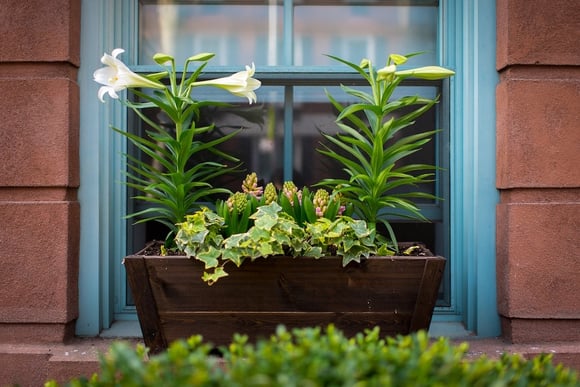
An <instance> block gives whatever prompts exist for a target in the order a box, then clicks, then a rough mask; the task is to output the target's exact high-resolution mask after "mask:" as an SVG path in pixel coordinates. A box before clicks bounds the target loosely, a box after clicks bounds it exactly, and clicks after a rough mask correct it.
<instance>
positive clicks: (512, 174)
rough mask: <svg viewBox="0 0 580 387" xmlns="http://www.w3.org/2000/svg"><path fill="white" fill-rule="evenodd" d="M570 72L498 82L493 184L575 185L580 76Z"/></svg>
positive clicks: (579, 159)
mask: <svg viewBox="0 0 580 387" xmlns="http://www.w3.org/2000/svg"><path fill="white" fill-rule="evenodd" d="M546 72H549V70H547V69H546ZM541 73H542V72H541V71H536V72H535V73H534V74H535V75H538V76H539V75H541ZM573 74H574V76H575V77H573V78H570V79H512V78H508V79H505V80H504V81H503V82H501V83H500V84H499V86H498V89H497V187H498V188H503V189H505V188H515V187H544V188H548V187H580V168H578V165H580V152H579V148H578V144H580V130H578V123H579V122H580V109H578V100H579V99H580V77H577V76H578V74H577V72H573Z"/></svg>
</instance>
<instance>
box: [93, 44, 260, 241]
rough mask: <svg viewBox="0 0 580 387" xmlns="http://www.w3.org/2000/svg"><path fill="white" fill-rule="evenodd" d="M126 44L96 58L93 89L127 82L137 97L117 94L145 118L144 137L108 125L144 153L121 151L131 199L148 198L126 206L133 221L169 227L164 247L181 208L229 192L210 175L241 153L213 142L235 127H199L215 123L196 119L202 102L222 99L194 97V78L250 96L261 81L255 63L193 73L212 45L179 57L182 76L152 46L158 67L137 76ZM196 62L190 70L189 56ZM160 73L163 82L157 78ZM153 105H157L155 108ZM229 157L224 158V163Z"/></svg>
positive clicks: (113, 92)
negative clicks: (124, 56) (137, 207)
mask: <svg viewBox="0 0 580 387" xmlns="http://www.w3.org/2000/svg"><path fill="white" fill-rule="evenodd" d="M122 52H124V50H122V49H115V50H113V52H112V56H111V55H108V54H105V55H104V56H103V58H102V59H101V61H102V62H103V64H105V65H106V67H104V68H101V69H98V70H97V71H95V73H94V79H95V81H96V82H98V83H100V84H102V85H103V86H102V87H101V88H100V89H99V93H98V96H99V99H101V101H103V102H104V100H103V96H104V95H105V94H107V93H108V94H109V95H110V96H111V97H112V98H115V99H116V98H119V96H118V95H117V92H119V91H121V90H124V89H129V90H131V92H132V93H133V95H134V96H136V97H137V100H136V101H132V100H130V99H128V98H127V99H123V100H122V102H123V103H124V104H125V105H126V106H127V107H128V108H130V109H131V110H133V111H134V112H135V114H136V115H137V117H138V118H139V119H140V120H141V121H142V123H143V124H145V125H146V129H145V134H144V135H143V137H141V136H139V135H136V134H133V133H130V132H126V131H124V130H121V129H118V128H113V130H114V131H115V132H117V133H119V134H121V135H123V136H125V137H126V138H127V140H128V141H129V142H130V143H132V144H133V145H134V146H135V148H137V149H138V150H139V151H140V152H141V154H142V155H143V159H141V158H139V157H136V156H133V155H130V154H126V155H125V156H126V158H127V161H128V170H127V172H126V175H127V186H129V187H131V188H133V189H135V190H136V191H137V192H138V194H137V195H136V196H135V199H138V200H141V201H143V202H145V203H147V208H146V209H144V210H141V211H137V212H135V213H132V214H128V215H127V217H128V218H135V219H136V223H143V222H149V221H156V222H159V223H161V224H163V225H165V226H167V228H168V229H169V230H170V231H169V234H168V235H167V239H166V247H167V246H171V247H172V246H173V237H174V235H175V232H176V224H177V223H180V222H183V220H184V219H185V215H186V214H189V213H191V212H193V211H194V210H196V209H198V208H199V203H200V202H202V201H207V200H209V199H210V198H211V197H212V196H213V195H215V194H220V193H229V191H228V190H226V189H223V188H214V187H213V186H212V185H211V181H212V180H213V179H214V178H215V177H217V176H220V175H224V174H227V173H230V172H232V171H234V170H236V167H237V165H236V164H238V163H239V160H238V159H237V158H236V157H234V156H232V155H230V154H228V153H225V152H222V151H220V150H219V149H218V148H217V146H218V145H220V144H222V143H223V142H225V141H228V140H229V139H230V138H232V137H233V136H234V135H235V134H236V133H237V132H232V133H230V134H227V135H223V136H219V137H217V138H215V139H213V140H203V139H201V138H200V136H201V135H202V134H207V133H209V132H211V131H212V130H213V129H214V126H213V125H207V126H198V121H199V120H200V110H201V109H202V108H204V107H207V106H225V104H223V103H218V102H212V101H198V100H195V99H194V98H193V97H192V90H193V88H194V87H198V86H212V87H218V88H221V89H225V90H227V91H229V92H231V93H233V94H234V95H237V96H242V97H246V98H248V101H249V102H250V103H252V102H253V101H255V100H256V94H255V93H254V90H256V89H257V88H259V87H260V82H259V81H258V80H256V79H253V78H252V75H253V74H254V70H255V69H254V66H252V67H251V68H250V67H249V66H247V67H246V71H241V72H238V73H236V74H234V75H232V76H230V77H225V78H218V79H213V80H204V81H197V79H198V78H199V76H200V75H201V73H202V71H203V69H204V68H205V67H206V65H207V63H208V62H209V60H211V59H212V58H213V57H214V54H212V53H201V54H197V55H194V56H191V57H189V58H187V59H186V60H185V64H184V67H183V71H182V73H181V76H179V75H178V74H177V68H176V66H175V59H174V58H173V57H172V56H171V55H167V54H159V53H158V54H155V55H154V56H153V59H154V60H155V62H157V64H159V65H161V66H162V67H163V69H164V71H163V72H161V73H158V74H151V75H146V76H141V75H139V74H136V73H133V72H132V71H131V70H130V69H129V68H128V67H127V66H126V65H125V64H124V63H123V62H121V61H120V60H119V59H117V58H116V57H117V55H119V54H120V53H122ZM194 62H199V65H198V66H197V68H196V69H195V71H192V72H191V73H189V74H188V68H189V66H190V64H192V63H194ZM163 78H166V79H167V81H166V83H162V82H160V80H161V79H163ZM149 109H155V111H154V113H155V114H161V115H162V119H161V120H160V121H162V123H158V122H156V121H155V120H153V119H152V118H150V117H151V115H150V114H149ZM157 110H158V111H159V112H158V111H157ZM202 152H203V153H207V154H209V155H211V161H202V160H201V159H199V157H198V156H199V155H200V154H201V153H202ZM228 164H230V166H228Z"/></svg>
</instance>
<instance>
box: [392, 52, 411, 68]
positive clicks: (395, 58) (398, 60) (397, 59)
mask: <svg viewBox="0 0 580 387" xmlns="http://www.w3.org/2000/svg"><path fill="white" fill-rule="evenodd" d="M389 60H391V61H392V62H393V63H394V64H396V65H397V66H398V65H402V64H404V63H405V62H407V57H406V56H404V55H399V54H391V55H389Z"/></svg>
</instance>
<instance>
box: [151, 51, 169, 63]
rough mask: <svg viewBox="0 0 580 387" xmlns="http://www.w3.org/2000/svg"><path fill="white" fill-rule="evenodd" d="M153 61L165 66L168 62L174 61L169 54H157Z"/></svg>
mask: <svg viewBox="0 0 580 387" xmlns="http://www.w3.org/2000/svg"><path fill="white" fill-rule="evenodd" d="M153 60H154V61H155V63H157V64H160V65H163V64H165V63H167V62H173V61H174V59H173V57H172V56H171V55H169V54H162V53H157V54H155V55H153Z"/></svg>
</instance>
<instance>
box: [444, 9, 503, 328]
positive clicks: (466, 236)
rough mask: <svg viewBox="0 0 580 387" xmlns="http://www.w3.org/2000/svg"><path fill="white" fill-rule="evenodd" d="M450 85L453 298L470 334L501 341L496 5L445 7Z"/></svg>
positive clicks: (446, 60) (445, 55)
mask: <svg viewBox="0 0 580 387" xmlns="http://www.w3.org/2000/svg"><path fill="white" fill-rule="evenodd" d="M442 8H443V12H444V13H445V14H444V15H443V16H444V18H445V20H446V21H449V22H445V26H446V28H447V29H446V30H445V31H444V33H445V35H446V41H447V42H448V46H447V48H446V50H445V52H444V58H443V60H444V64H447V65H449V66H451V67H453V68H455V69H456V73H457V74H456V76H455V77H454V78H453V79H452V80H451V83H450V87H451V101H450V103H451V107H452V111H451V117H450V119H451V121H450V123H451V136H452V137H451V149H450V151H451V160H452V174H451V200H450V201H451V256H452V257H453V259H452V262H451V265H452V266H453V268H452V271H453V273H455V275H454V276H452V286H453V287H454V289H453V292H452V294H453V295H454V297H455V299H454V300H453V301H454V302H455V303H456V305H457V311H458V312H459V313H461V314H463V315H464V322H465V325H466V328H467V329H468V330H469V331H473V332H475V333H476V334H477V335H478V336H481V337H490V336H497V335H499V334H500V325H499V316H498V313H497V302H496V285H495V284H496V279H495V206H496V204H497V202H498V192H497V190H496V188H495V86H496V84H497V80H498V77H497V72H496V71H495V2H494V1H484V2H481V1H477V0H467V1H463V0H447V1H442Z"/></svg>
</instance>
